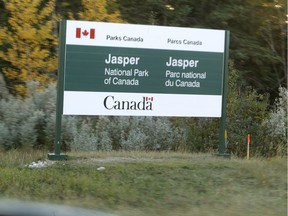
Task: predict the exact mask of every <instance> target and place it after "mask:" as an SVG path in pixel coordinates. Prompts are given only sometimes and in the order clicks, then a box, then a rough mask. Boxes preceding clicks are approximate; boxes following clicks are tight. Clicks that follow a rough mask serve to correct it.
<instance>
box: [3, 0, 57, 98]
mask: <svg viewBox="0 0 288 216" xmlns="http://www.w3.org/2000/svg"><path fill="white" fill-rule="evenodd" d="M3 2H4V4H5V9H6V11H7V12H8V14H9V16H8V21H7V25H6V26H1V27H0V46H2V48H3V49H1V50H0V58H1V59H2V60H3V61H5V62H6V65H5V66H4V67H3V68H2V72H3V74H4V76H5V79H6V80H7V85H8V86H9V89H11V90H12V92H13V93H15V94H20V95H21V96H25V95H26V84H27V82H29V81H31V80H35V81H39V82H40V83H41V84H42V85H43V86H46V85H47V84H48V83H50V82H51V81H53V80H55V73H56V69H57V58H56V52H55V47H56V45H57V40H56V34H55V33H54V30H55V14H54V3H55V1H54V0H49V1H43V0H26V1H21V0H4V1H3Z"/></svg>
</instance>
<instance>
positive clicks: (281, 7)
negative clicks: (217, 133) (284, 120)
mask: <svg viewBox="0 0 288 216" xmlns="http://www.w3.org/2000/svg"><path fill="white" fill-rule="evenodd" d="M118 4H119V5H120V6H119V7H120V11H121V14H122V17H123V18H124V19H125V20H127V21H128V22H130V23H138V24H156V25H169V26H183V27H193V28H211V29H225V30H229V31H230V37H231V38H230V59H232V60H233V61H234V65H235V68H236V69H237V71H238V72H239V75H240V79H241V81H242V82H243V84H244V85H251V86H253V88H255V89H256V90H257V92H259V93H267V92H268V93H269V94H270V96H271V98H270V100H271V101H273V99H274V98H275V97H277V95H278V87H279V86H287V83H286V80H287V28H286V25H287V23H286V22H287V21H286V20H287V17H286V14H287V12H286V8H287V3H286V4H285V2H284V0H275V1H272V0H234V1H230V0H202V1H188V0H175V1H171V0H143V1H141V2H140V1H139V2H136V1H130V0H118ZM168 6H169V7H168ZM171 9H172V10H171Z"/></svg>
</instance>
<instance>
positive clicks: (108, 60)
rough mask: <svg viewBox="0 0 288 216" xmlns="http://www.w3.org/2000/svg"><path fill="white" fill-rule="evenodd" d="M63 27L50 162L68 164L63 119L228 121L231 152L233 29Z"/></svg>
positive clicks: (76, 23)
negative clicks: (229, 116) (229, 111)
mask: <svg viewBox="0 0 288 216" xmlns="http://www.w3.org/2000/svg"><path fill="white" fill-rule="evenodd" d="M60 29H61V31H60V51H59V74H58V77H59V78H58V95H57V114H56V115H57V117H56V139H55V154H50V155H49V157H50V158H53V157H54V158H58V157H59V158H65V156H61V154H60V147H61V124H62V123H61V122H62V115H108V116H109V115H110V116H179V117H213V118H221V124H220V145H219V155H223V154H226V153H225V147H223V146H224V145H225V140H224V131H225V115H226V85H227V75H226V73H227V70H228V69H227V64H228V49H229V46H228V45H229V32H228V31H224V30H211V29H193V28H180V27H165V26H149V25H132V24H115V23H101V22H85V21H61V27H60ZM222 138H223V139H222Z"/></svg>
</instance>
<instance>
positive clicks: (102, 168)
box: [97, 167, 105, 171]
mask: <svg viewBox="0 0 288 216" xmlns="http://www.w3.org/2000/svg"><path fill="white" fill-rule="evenodd" d="M97 170H98V171H102V170H105V167H98V168H97Z"/></svg>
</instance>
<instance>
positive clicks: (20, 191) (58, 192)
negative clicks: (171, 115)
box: [0, 151, 287, 216]
mask: <svg viewBox="0 0 288 216" xmlns="http://www.w3.org/2000/svg"><path fill="white" fill-rule="evenodd" d="M0 158H1V159H0V173H1V175H0V192H1V197H2V198H3V197H9V198H16V199H23V200H32V201H37V202H49V203H51V202H53V203H57V204H65V205H72V206H77V207H85V208H92V209H98V210H99V209H101V210H104V211H107V212H111V213H115V214H118V215H131V216H132V215H147V214H149V215H171V216H172V215H187V216H188V215H195V216H197V215H199V216H200V215H215V216H217V215H219V216H220V215H221V216H222V215H223V216H226V215H227V216H228V215H250V216H253V215H255V216H258V215H265V216H269V215H271V216H274V215H275V216H276V215H277V216H282V215H283V216H285V215H287V185H286V177H287V164H286V159H285V158H280V157H278V158H271V159H268V160H267V159H265V160H263V159H261V158H253V159H252V160H249V161H248V160H243V159H238V158H232V159H231V160H227V159H223V158H218V157H215V156H213V155H211V154H188V153H175V152H140V151H130V152H97V153H96V152H90V153H87V152H70V153H69V159H68V160H67V161H59V162H54V163H53V164H51V165H50V166H48V167H46V168H34V169H29V168H27V165H28V164H29V163H31V161H33V160H34V161H37V160H39V159H42V160H43V159H45V158H46V155H45V154H44V153H43V152H39V151H33V152H27V153H24V152H23V151H13V152H12V151H10V152H8V153H7V154H6V153H5V154H4V153H1V157H0ZM99 167H105V170H102V171H99V170H97V168H99Z"/></svg>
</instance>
